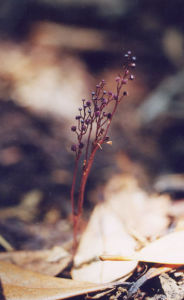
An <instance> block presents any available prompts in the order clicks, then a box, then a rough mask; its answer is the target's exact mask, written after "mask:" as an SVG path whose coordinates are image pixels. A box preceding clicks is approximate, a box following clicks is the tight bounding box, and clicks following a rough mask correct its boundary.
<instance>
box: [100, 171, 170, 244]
mask: <svg viewBox="0 0 184 300" xmlns="http://www.w3.org/2000/svg"><path fill="white" fill-rule="evenodd" d="M105 199H106V202H107V203H108V204H109V206H110V207H111V210H112V211H114V213H116V215H117V217H119V218H120V219H121V221H122V222H123V224H124V225H125V227H126V228H127V229H128V230H130V232H131V231H132V230H133V231H134V230H136V232H137V233H138V235H140V236H143V237H149V238H156V237H157V236H160V235H162V234H164V233H165V230H166V229H167V228H168V225H169V222H170V220H169V218H168V215H169V210H170V206H171V202H170V199H169V196H167V195H162V196H156V195H151V196H150V195H148V194H147V193H146V192H145V191H143V190H142V189H141V188H140V187H139V186H138V183H137V181H136V180H135V179H134V178H133V177H130V176H127V175H123V176H122V175H118V176H116V177H113V178H112V179H111V181H110V182H109V183H108V185H107V187H106V189H105Z"/></svg>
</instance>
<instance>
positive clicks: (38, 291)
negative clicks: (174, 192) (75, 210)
mask: <svg viewBox="0 0 184 300" xmlns="http://www.w3.org/2000/svg"><path fill="white" fill-rule="evenodd" d="M104 198H105V199H106V200H105V201H104V202H103V203H100V204H98V205H96V207H95V209H94V211H93V213H92V215H91V217H90V220H89V223H88V225H87V227H86V230H85V231H84V232H83V234H82V235H81V239H80V243H79V247H78V250H77V253H76V255H75V257H74V266H73V269H72V272H71V274H72V278H73V279H65V278H56V277H52V276H54V275H56V274H58V273H61V272H62V271H63V269H65V268H66V267H67V266H68V264H69V263H71V255H70V254H69V253H68V252H67V251H66V250H64V248H62V247H53V248H52V249H50V250H40V251H10V252H7V253H1V254H0V260H1V261H0V278H1V282H2V288H3V293H4V295H5V297H6V299H8V300H14V299H16V300H18V299H19V300H23V299H33V298H34V299H38V300H42V299H53V300H54V299H65V298H68V297H71V296H77V295H82V294H86V293H90V292H98V293H97V294H96V295H97V297H98V295H99V297H100V294H101V292H102V291H105V290H106V289H107V288H109V291H110V289H111V291H112V289H113V291H114V287H115V286H116V285H117V286H118V284H120V285H121V284H122V283H123V282H125V283H127V284H128V282H127V280H128V281H129V284H131V287H130V288H129V293H128V295H129V297H132V295H134V294H135V293H136V292H137V291H138V289H139V288H141V287H142V285H143V284H144V283H145V282H146V281H147V280H150V279H151V278H153V277H155V276H159V275H160V274H165V272H171V271H172V270H175V269H178V268H179V267H181V266H182V265H183V264H184V255H183V253H184V242H183V241H184V230H183V228H182V225H180V226H179V225H178V222H177V220H181V221H182V220H183V209H181V207H183V206H182V204H181V203H183V202H182V201H180V203H178V204H175V203H173V202H172V201H171V200H170V198H169V197H168V196H167V195H162V196H157V195H153V196H150V195H148V194H147V193H146V192H144V191H142V190H141V188H140V187H139V186H138V185H137V183H136V181H135V180H134V179H132V178H130V177H128V176H122V175H121V176H117V177H116V178H113V179H112V180H111V181H110V183H109V184H108V185H107V187H106V189H105V193H104ZM171 219H172V220H174V221H173V223H172V224H173V227H172V230H174V229H180V230H179V231H173V232H169V231H168V228H169V226H170V223H171ZM105 255H106V256H107V255H111V256H113V257H116V258H117V257H122V256H123V257H124V259H125V258H126V259H129V261H100V260H99V257H100V256H105ZM2 260H5V262H3V261H2ZM139 261H144V262H146V263H145V264H146V265H147V271H146V273H145V274H143V276H141V277H140V275H141V273H139V275H138V273H137V272H138V268H139V266H140V263H139ZM8 262H13V263H14V264H17V265H19V266H21V268H20V267H17V266H15V265H13V264H9V263H8ZM150 262H151V263H154V266H153V267H152V265H150ZM23 268H24V269H23ZM28 268H29V269H30V270H34V271H35V270H36V271H37V273H35V272H32V271H29V270H25V269H28ZM38 272H39V273H38ZM41 273H42V274H41ZM44 273H45V274H49V275H52V276H48V275H44ZM136 274H137V276H138V277H140V278H139V279H136ZM182 274H183V273H182ZM61 276H62V273H61ZM160 276H162V275H160ZM160 278H163V277H160ZM173 281H174V282H175V280H173ZM48 282H49V283H48ZM160 282H161V285H163V282H164V280H160ZM175 283H176V282H175ZM173 288H174V287H173ZM171 289H172V287H171ZM163 290H164V288H163ZM178 291H179V292H178V293H180V294H181V293H183V286H182V285H181V286H180V288H179V289H178ZM99 292H100V293H99ZM164 292H165V294H167V291H166V288H165V290H164ZM106 293H107V295H108V291H107V292H106V291H105V292H102V294H101V295H102V297H103V295H105V294H106ZM112 293H114V292H112ZM183 294H184V293H183ZM169 297H170V296H168V299H171V298H169ZM178 299H179V298H178Z"/></svg>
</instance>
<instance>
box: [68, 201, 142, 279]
mask: <svg viewBox="0 0 184 300" xmlns="http://www.w3.org/2000/svg"><path fill="white" fill-rule="evenodd" d="M135 246H136V242H135V241H134V239H133V238H132V237H131V236H130V235H128V233H127V232H126V231H125V228H124V226H123V224H122V223H121V221H120V220H119V219H118V217H117V216H116V214H115V213H114V212H113V211H112V210H111V209H110V208H109V206H108V205H105V204H99V205H97V206H96V208H95V209H94V211H93V213H92V216H91V219H90V221H89V224H88V226H87V229H86V231H85V232H84V233H83V235H82V237H81V240H80V244H79V247H78V251H77V253H76V256H75V258H74V265H75V268H74V269H73V270H72V278H73V279H76V280H81V281H84V280H87V281H89V282H95V283H105V282H110V281H113V280H115V279H118V278H121V277H123V276H127V275H128V274H129V273H130V272H132V271H133V270H134V269H135V267H136V265H137V263H136V262H119V263H118V264H117V263H116V262H101V261H95V258H96V257H99V255H101V254H102V253H104V254H105V253H114V254H123V253H124V254H125V253H126V254H127V255H130V254H131V253H134V249H135Z"/></svg>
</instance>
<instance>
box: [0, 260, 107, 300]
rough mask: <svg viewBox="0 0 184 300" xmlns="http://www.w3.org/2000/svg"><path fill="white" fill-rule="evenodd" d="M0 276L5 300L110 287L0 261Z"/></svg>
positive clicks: (48, 298)
mask: <svg viewBox="0 0 184 300" xmlns="http://www.w3.org/2000/svg"><path fill="white" fill-rule="evenodd" d="M0 278H1V283H2V287H3V293H4V295H5V297H6V299H7V300H32V299H34V300H57V299H65V298H69V297H72V296H77V295H81V294H84V293H89V292H94V291H100V290H103V289H105V288H107V287H112V286H110V285H109V286H107V285H95V284H91V283H87V282H77V281H74V280H70V279H63V278H54V277H51V276H47V275H43V274H39V273H36V272H32V271H28V270H24V269H21V268H19V267H17V266H15V265H13V264H9V263H7V262H2V261H0Z"/></svg>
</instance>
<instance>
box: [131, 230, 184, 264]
mask: <svg viewBox="0 0 184 300" xmlns="http://www.w3.org/2000/svg"><path fill="white" fill-rule="evenodd" d="M137 257H138V260H141V261H148V262H155V263H162V264H171V265H172V264H173V265H174V264H179V265H183V264H184V230H182V231H177V232H173V233H170V234H167V235H165V236H163V237H162V238H160V239H158V240H156V241H154V242H152V243H150V244H149V245H148V246H146V247H145V248H143V249H142V250H141V251H139V253H138V254H137Z"/></svg>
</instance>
